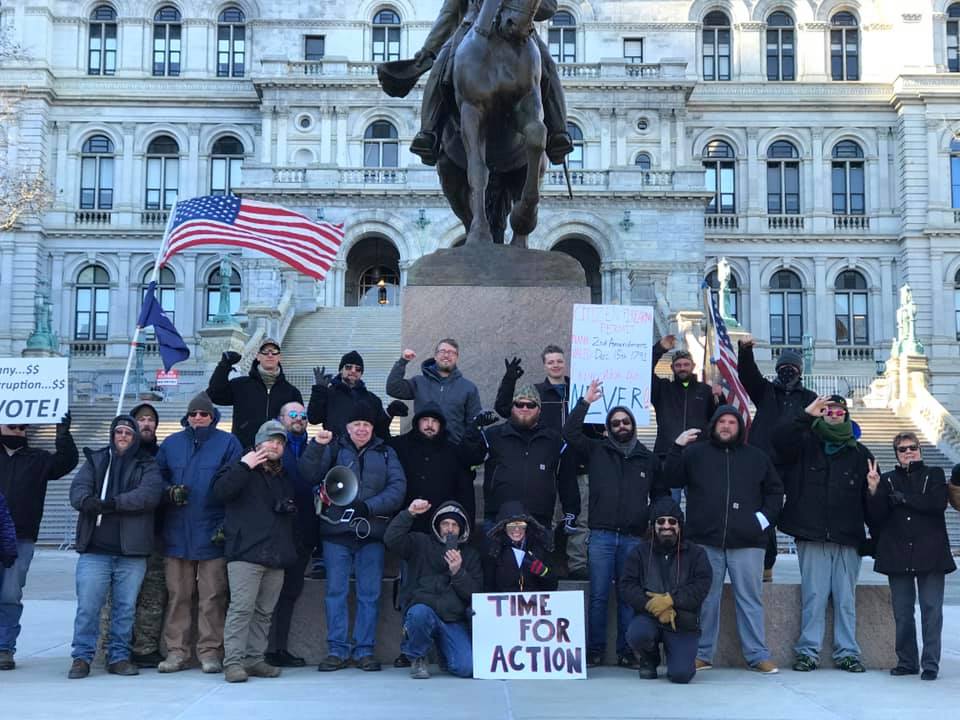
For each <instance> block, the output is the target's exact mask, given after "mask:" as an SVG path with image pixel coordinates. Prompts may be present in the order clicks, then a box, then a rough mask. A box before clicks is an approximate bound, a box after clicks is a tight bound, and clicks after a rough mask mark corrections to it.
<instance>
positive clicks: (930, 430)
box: [901, 377, 960, 462]
mask: <svg viewBox="0 0 960 720" xmlns="http://www.w3.org/2000/svg"><path fill="white" fill-rule="evenodd" d="M910 391H911V397H910V399H909V400H908V401H907V402H906V403H904V404H903V405H902V406H901V408H902V410H903V411H905V412H906V414H907V415H908V416H909V418H910V419H911V420H912V421H913V422H914V423H916V425H917V427H919V428H920V431H921V432H922V433H923V434H924V435H926V436H927V437H928V438H929V439H930V440H931V441H933V442H934V443H936V444H937V446H938V447H939V448H940V449H941V450H943V451H944V452H946V453H947V455H949V456H950V458H951V459H952V460H953V461H954V462H956V461H957V460H958V459H960V421H958V420H957V418H955V417H954V416H953V415H951V414H950V413H949V412H948V411H947V409H946V408H945V407H944V406H943V405H941V404H940V401H939V400H937V399H936V398H935V397H934V396H933V395H931V394H930V391H929V390H927V388H926V384H925V383H924V381H923V380H922V377H921V378H917V377H912V378H911V383H910Z"/></svg>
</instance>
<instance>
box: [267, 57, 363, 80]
mask: <svg viewBox="0 0 960 720" xmlns="http://www.w3.org/2000/svg"><path fill="white" fill-rule="evenodd" d="M285 64H286V70H287V72H286V74H287V75H305V76H306V77H321V76H322V77H343V76H362V77H376V74H377V63H374V62H353V61H349V60H343V59H338V58H329V59H327V58H325V59H323V60H292V61H288V62H286V63H285Z"/></svg>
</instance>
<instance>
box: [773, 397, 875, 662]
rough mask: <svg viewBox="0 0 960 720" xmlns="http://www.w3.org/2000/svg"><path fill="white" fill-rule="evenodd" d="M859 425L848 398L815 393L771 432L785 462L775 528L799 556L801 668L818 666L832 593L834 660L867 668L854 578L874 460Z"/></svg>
mask: <svg viewBox="0 0 960 720" xmlns="http://www.w3.org/2000/svg"><path fill="white" fill-rule="evenodd" d="M857 430H859V428H855V427H854V423H853V422H852V421H851V420H850V412H849V411H848V410H847V401H846V399H845V398H843V397H842V396H840V395H830V396H829V397H827V396H822V397H818V398H815V399H814V400H813V402H811V403H810V404H809V405H807V406H806V408H805V409H803V410H800V411H799V412H798V413H797V414H796V415H795V416H794V418H793V420H792V421H790V422H786V423H782V424H781V425H779V426H777V428H776V429H775V430H774V431H773V447H774V450H775V451H776V453H777V457H778V459H779V460H780V462H781V463H783V464H784V465H787V466H789V467H788V469H787V471H786V473H785V477H786V478H787V480H786V483H785V487H786V493H787V499H786V503H785V504H784V506H783V512H782V513H781V514H780V522H779V527H780V529H781V530H782V531H783V532H785V533H787V534H788V535H792V536H793V537H794V538H796V541H797V557H798V558H799V560H800V599H801V603H802V609H801V612H802V617H801V620H800V637H799V638H798V639H797V642H796V644H795V645H794V648H793V649H794V654H795V656H796V657H795V659H794V663H793V669H794V670H798V671H801V672H809V671H811V670H816V669H817V667H818V666H819V664H820V646H821V644H822V643H823V632H824V624H825V623H826V617H825V616H826V612H827V600H828V598H830V597H832V598H833V664H834V666H835V667H838V668H840V669H841V670H846V671H847V672H853V673H862V672H864V670H865V668H864V666H863V663H862V662H861V661H860V645H859V644H858V643H857V578H858V577H859V575H860V554H859V551H860V550H861V548H863V547H864V545H865V543H866V539H867V537H866V534H865V532H864V522H865V521H866V520H867V502H868V497H869V489H868V487H867V474H868V473H869V472H870V469H871V466H872V465H873V464H874V460H873V455H872V454H871V453H870V451H869V450H868V449H867V448H866V447H864V446H863V445H861V444H860V443H859V442H857V437H858V436H859V432H856V431H857Z"/></svg>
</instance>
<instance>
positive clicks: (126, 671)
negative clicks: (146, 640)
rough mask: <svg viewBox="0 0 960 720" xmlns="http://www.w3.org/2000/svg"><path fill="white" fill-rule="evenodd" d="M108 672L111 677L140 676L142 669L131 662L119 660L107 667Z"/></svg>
mask: <svg viewBox="0 0 960 720" xmlns="http://www.w3.org/2000/svg"><path fill="white" fill-rule="evenodd" d="M107 672H108V673H110V674H111V675H128V676H129V675H139V674H140V668H138V667H137V666H136V665H134V664H133V663H132V662H130V661H129V660H118V661H117V662H115V663H110V664H109V665H107Z"/></svg>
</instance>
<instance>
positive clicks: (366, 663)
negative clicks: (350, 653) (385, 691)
mask: <svg viewBox="0 0 960 720" xmlns="http://www.w3.org/2000/svg"><path fill="white" fill-rule="evenodd" d="M354 662H355V663H356V665H357V667H358V668H360V669H361V670H363V671H364V672H380V662H379V661H378V660H377V659H376V658H375V657H374V656H373V655H364V656H363V657H362V658H357V659H356V660H355V661H354Z"/></svg>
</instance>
